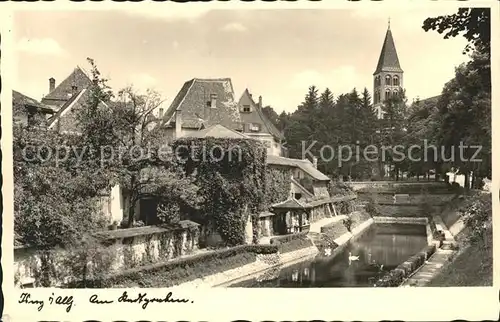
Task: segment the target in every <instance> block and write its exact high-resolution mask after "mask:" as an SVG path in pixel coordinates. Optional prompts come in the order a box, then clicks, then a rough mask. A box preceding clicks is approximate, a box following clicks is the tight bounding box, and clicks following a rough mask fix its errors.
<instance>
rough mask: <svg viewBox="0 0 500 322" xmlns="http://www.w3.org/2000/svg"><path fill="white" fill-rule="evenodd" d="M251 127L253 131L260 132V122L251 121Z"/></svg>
mask: <svg viewBox="0 0 500 322" xmlns="http://www.w3.org/2000/svg"><path fill="white" fill-rule="evenodd" d="M249 129H250V131H252V132H259V131H260V124H258V123H250V126H249Z"/></svg>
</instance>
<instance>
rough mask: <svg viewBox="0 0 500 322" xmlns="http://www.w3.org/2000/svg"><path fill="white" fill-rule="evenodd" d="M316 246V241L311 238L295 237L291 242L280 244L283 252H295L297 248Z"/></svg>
mask: <svg viewBox="0 0 500 322" xmlns="http://www.w3.org/2000/svg"><path fill="white" fill-rule="evenodd" d="M311 246H314V243H313V242H312V241H311V240H310V239H309V238H304V239H293V240H291V241H289V242H286V243H282V244H280V245H278V248H279V251H280V253H281V254H284V253H288V252H293V251H295V250H299V249H303V248H307V247H311Z"/></svg>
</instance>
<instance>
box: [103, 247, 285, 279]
mask: <svg viewBox="0 0 500 322" xmlns="http://www.w3.org/2000/svg"><path fill="white" fill-rule="evenodd" d="M277 252H278V247H276V246H272V245H242V246H236V247H231V248H226V249H219V250H215V251H207V252H204V253H200V254H196V255H192V256H188V257H184V258H177V259H173V260H171V261H167V262H163V263H157V264H153V265H148V266H141V267H137V268H135V269H132V270H128V271H125V272H122V273H121V274H117V275H115V276H112V277H110V278H109V279H107V280H105V281H101V282H100V283H95V284H94V285H95V287H170V286H174V285H178V284H182V283H186V282H189V281H192V280H195V279H198V278H203V277H206V276H209V275H212V274H217V273H220V272H223V271H227V270H230V269H234V268H238V267H241V266H244V265H246V264H250V263H253V262H255V260H256V259H257V255H259V254H263V255H266V254H275V253H277Z"/></svg>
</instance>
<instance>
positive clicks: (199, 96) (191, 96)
mask: <svg viewBox="0 0 500 322" xmlns="http://www.w3.org/2000/svg"><path fill="white" fill-rule="evenodd" d="M212 94H215V95H216V96H217V99H216V107H215V108H206V107H207V103H208V102H209V101H210V98H211V95H212ZM176 110H180V111H181V115H182V117H181V119H182V126H183V127H192V128H196V127H197V125H199V124H200V123H202V121H204V124H205V126H206V127H209V126H210V125H214V124H222V125H224V126H225V127H227V128H230V129H234V130H240V129H241V119H240V114H239V111H238V105H237V103H236V102H235V99H234V90H233V85H232V83H231V79H230V78H216V79H199V78H194V79H192V80H190V81H187V82H186V83H184V85H183V86H182V88H181V90H180V91H179V93H178V94H177V96H176V97H175V98H174V100H173V101H172V104H171V105H170V107H169V108H168V109H167V111H166V112H165V115H164V117H163V125H164V126H172V124H173V122H175V111H176ZM205 111H206V112H207V113H208V114H207V115H205Z"/></svg>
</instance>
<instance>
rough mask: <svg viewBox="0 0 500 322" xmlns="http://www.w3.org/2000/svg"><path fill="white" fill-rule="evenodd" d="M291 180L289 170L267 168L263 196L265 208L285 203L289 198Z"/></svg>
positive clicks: (290, 171)
mask: <svg viewBox="0 0 500 322" xmlns="http://www.w3.org/2000/svg"><path fill="white" fill-rule="evenodd" d="M291 178H292V170H291V169H286V168H272V167H267V169H266V182H265V189H266V190H265V194H264V204H265V207H266V208H269V207H270V206H272V205H273V204H276V203H279V202H282V201H285V200H287V199H288V198H289V197H290V194H291V187H292V186H291V184H292V179H291ZM265 210H267V209H265Z"/></svg>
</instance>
